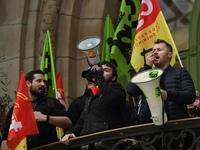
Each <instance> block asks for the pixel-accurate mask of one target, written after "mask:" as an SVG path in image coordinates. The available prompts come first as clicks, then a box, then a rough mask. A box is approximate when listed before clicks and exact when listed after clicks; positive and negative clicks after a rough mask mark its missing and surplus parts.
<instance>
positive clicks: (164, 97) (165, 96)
mask: <svg viewBox="0 0 200 150" xmlns="http://www.w3.org/2000/svg"><path fill="white" fill-rule="evenodd" d="M160 92H161V96H162V100H163V101H165V100H167V92H166V91H165V90H162V89H160Z"/></svg>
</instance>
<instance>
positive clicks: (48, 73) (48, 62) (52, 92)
mask: <svg viewBox="0 0 200 150" xmlns="http://www.w3.org/2000/svg"><path fill="white" fill-rule="evenodd" d="M40 70H42V71H43V72H44V78H45V81H46V90H45V93H46V95H47V96H49V97H53V98H56V76H55V69H54V61H53V53H52V47H51V39H50V34H49V31H48V30H47V35H46V39H45V45H44V50H43V55H42V61H41V66H40Z"/></svg>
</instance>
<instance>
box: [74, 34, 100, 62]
mask: <svg viewBox="0 0 200 150" xmlns="http://www.w3.org/2000/svg"><path fill="white" fill-rule="evenodd" d="M100 43H101V38H100V37H97V36H89V37H86V38H84V39H82V40H80V41H79V42H78V44H77V45H76V46H77V48H78V49H80V50H82V51H83V52H85V54H86V55H87V60H88V63H89V65H90V66H93V65H97V64H98V65H99V66H100V59H99V56H98V46H99V44H100Z"/></svg>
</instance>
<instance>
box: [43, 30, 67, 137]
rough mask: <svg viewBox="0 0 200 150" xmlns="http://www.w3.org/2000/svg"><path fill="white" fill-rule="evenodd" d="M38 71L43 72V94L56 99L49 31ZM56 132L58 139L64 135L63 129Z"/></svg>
mask: <svg viewBox="0 0 200 150" xmlns="http://www.w3.org/2000/svg"><path fill="white" fill-rule="evenodd" d="M40 70H42V71H43V72H44V78H45V82H46V83H45V84H46V89H45V94H46V95H47V96H48V97H53V98H57V86H56V76H55V69H54V60H53V53H52V46H51V38H50V33H49V30H47V35H46V39H45V45H44V50H43V55H42V61H41V66H40ZM56 132H57V137H58V139H61V137H62V135H63V134H64V131H63V129H61V128H59V127H56Z"/></svg>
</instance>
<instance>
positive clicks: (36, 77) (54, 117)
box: [1, 70, 72, 150]
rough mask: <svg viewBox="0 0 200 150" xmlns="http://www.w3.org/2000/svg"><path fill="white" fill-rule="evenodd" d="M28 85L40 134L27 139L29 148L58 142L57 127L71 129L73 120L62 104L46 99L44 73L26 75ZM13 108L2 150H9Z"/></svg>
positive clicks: (9, 116)
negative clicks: (8, 143) (8, 142)
mask: <svg viewBox="0 0 200 150" xmlns="http://www.w3.org/2000/svg"><path fill="white" fill-rule="evenodd" d="M25 78H26V83H27V86H28V90H29V95H30V99H31V104H32V107H33V111H34V115H35V119H36V122H37V126H38V130H39V134H36V135H30V136H28V137H27V148H28V149H30V148H34V147H38V146H41V145H45V144H49V143H52V142H56V141H58V138H57V133H56V126H58V127H61V128H70V127H71V126H72V123H71V120H70V119H69V118H68V117H67V112H66V110H65V108H64V107H63V106H62V104H61V103H60V102H59V101H58V100H57V99H54V98H50V97H46V96H45V95H44V92H45V87H46V85H45V79H44V73H43V72H42V71H41V70H34V71H31V72H29V73H27V74H26V76H25ZM12 112H13V108H12V109H11V110H10V111H9V113H8V116H7V120H6V126H5V132H4V135H3V142H2V145H1V150H6V149H7V141H6V140H7V136H8V132H9V126H10V122H11V117H12Z"/></svg>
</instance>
